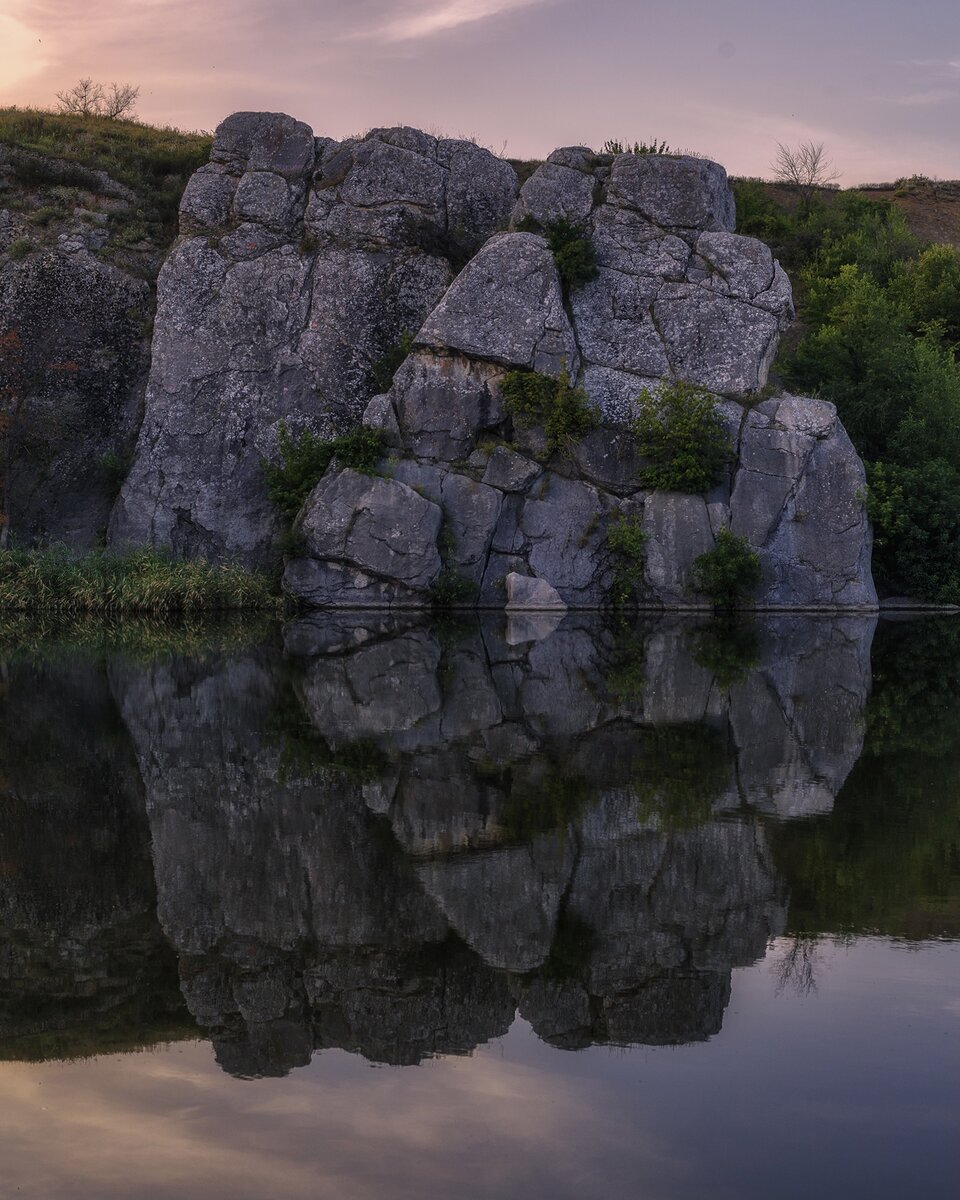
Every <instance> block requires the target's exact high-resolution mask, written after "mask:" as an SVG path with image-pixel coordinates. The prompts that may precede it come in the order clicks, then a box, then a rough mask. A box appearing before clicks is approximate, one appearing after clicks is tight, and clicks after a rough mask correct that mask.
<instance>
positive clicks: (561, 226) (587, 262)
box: [517, 216, 597, 292]
mask: <svg viewBox="0 0 960 1200" xmlns="http://www.w3.org/2000/svg"><path fill="white" fill-rule="evenodd" d="M517 230H518V232H519V233H540V234H542V235H543V236H544V237H545V238H546V239H547V245H548V246H549V247H550V250H551V253H552V254H553V260H554V262H555V263H556V264H557V271H558V273H559V275H560V280H561V282H562V283H563V286H564V289H565V290H566V291H568V292H569V291H575V290H576V289H577V288H578V287H582V286H583V285H584V284H585V283H589V282H590V280H591V279H596V277H597V255H596V251H595V250H594V248H593V242H592V241H591V240H590V235H589V234H588V233H587V231H586V229H585V228H584V227H583V226H582V225H575V224H574V223H573V222H571V221H568V220H567V219H566V217H558V218H557V220H555V221H547V222H546V223H545V224H543V225H541V223H540V222H539V221H538V220H537V219H536V217H531V216H526V217H524V218H523V219H522V220H521V221H520V222H519V224H518V225H517Z"/></svg>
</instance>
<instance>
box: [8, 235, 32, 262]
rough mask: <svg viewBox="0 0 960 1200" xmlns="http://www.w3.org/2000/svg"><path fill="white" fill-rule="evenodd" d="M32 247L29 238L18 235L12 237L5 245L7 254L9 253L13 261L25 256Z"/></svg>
mask: <svg viewBox="0 0 960 1200" xmlns="http://www.w3.org/2000/svg"><path fill="white" fill-rule="evenodd" d="M32 249H33V242H31V241H30V239H29V238H25V237H18V238H14V239H13V241H12V242H11V243H10V245H9V246H8V247H7V254H9V255H10V257H11V258H12V259H13V261H14V262H19V261H20V260H21V259H22V258H26V257H27V255H28V254H29V253H30V251H31V250H32Z"/></svg>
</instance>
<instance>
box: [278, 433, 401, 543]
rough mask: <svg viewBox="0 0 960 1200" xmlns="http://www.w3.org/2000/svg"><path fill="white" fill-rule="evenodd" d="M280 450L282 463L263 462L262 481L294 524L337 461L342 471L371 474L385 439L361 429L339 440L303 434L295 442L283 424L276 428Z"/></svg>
mask: <svg viewBox="0 0 960 1200" xmlns="http://www.w3.org/2000/svg"><path fill="white" fill-rule="evenodd" d="M277 450H278V452H279V455H280V462H279V463H272V462H269V461H268V460H266V459H264V460H263V461H262V463H261V467H262V470H263V477H264V479H265V480H266V484H267V495H268V496H269V497H270V499H271V500H272V501H273V503H274V504H275V505H276V506H277V508H278V509H279V510H280V512H281V513H282V514H283V516H284V517H285V518H286V520H287V521H290V522H292V521H293V520H294V519H295V518H296V515H297V513H298V512H299V511H300V509H301V508H302V506H303V502H304V500H306V498H307V496H309V495H310V493H311V492H312V491H313V489H314V488H315V487H316V486H317V484H318V483H319V482H320V480H321V479H322V478H323V476H324V474H325V473H326V470H327V467H329V466H330V463H331V461H332V460H333V458H334V457H336V459H337V462H338V463H339V464H340V466H341V467H352V468H353V469H354V470H355V471H364V472H366V473H367V474H372V473H373V472H374V471H375V470H376V468H377V463H378V462H379V461H380V459H381V458H382V457H383V435H382V434H381V433H380V432H379V431H377V430H375V429H368V428H366V426H363V425H360V426H357V428H356V429H351V430H350V432H349V433H345V434H342V435H341V436H340V437H337V438H321V437H318V436H317V435H316V434H314V433H311V432H310V431H309V430H304V431H303V432H302V433H301V434H300V436H299V437H297V438H296V439H294V438H293V437H291V435H290V431H289V430H288V429H287V426H286V423H285V422H284V421H281V422H280V423H279V424H278V426H277Z"/></svg>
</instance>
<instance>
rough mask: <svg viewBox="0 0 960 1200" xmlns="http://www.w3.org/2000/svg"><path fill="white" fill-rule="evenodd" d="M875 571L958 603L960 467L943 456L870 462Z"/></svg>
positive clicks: (889, 581)
mask: <svg viewBox="0 0 960 1200" xmlns="http://www.w3.org/2000/svg"><path fill="white" fill-rule="evenodd" d="M868 479H869V482H870V486H869V490H868V494H867V512H868V513H869V515H870V518H871V520H872V521H873V523H874V535H875V541H874V570H875V572H876V574H877V576H878V577H879V578H880V579H882V580H883V581H884V583H885V584H886V585H887V587H888V588H889V589H890V590H892V591H894V592H900V593H902V594H906V595H909V596H915V597H916V598H918V599H920V600H926V601H929V602H931V603H940V604H960V471H958V470H957V468H956V467H954V466H953V465H952V464H951V463H949V462H946V461H945V460H944V459H942V458H933V459H929V460H927V461H926V462H920V463H918V465H916V466H900V465H899V464H897V463H871V464H869V465H868Z"/></svg>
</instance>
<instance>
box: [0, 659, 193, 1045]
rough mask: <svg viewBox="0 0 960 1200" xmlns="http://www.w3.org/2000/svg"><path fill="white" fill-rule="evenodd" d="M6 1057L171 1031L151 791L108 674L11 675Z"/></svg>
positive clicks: (3, 963) (1, 693)
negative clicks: (147, 800)
mask: <svg viewBox="0 0 960 1200" xmlns="http://www.w3.org/2000/svg"><path fill="white" fill-rule="evenodd" d="M0 677H2V688H0V731H2V732H0V793H2V802H0V1056H3V1057H8V1056H13V1057H46V1056H48V1055H59V1056H63V1057H67V1056H79V1055H84V1054H91V1053H96V1052H102V1051H106V1050H109V1049H124V1048H129V1047H131V1046H135V1045H138V1044H143V1043H144V1042H149V1041H152V1040H155V1038H156V1037H159V1036H171V1035H172V1034H173V1032H175V1030H176V1027H177V1021H178V1015H179V1013H180V1012H181V1010H182V1007H183V1004H182V1000H181V998H180V994H179V991H178V988H177V973H176V961H175V958H174V956H173V954H172V952H171V951H170V948H169V946H168V945H167V943H166V940H165V939H164V937H163V934H162V933H161V931H160V928H159V926H158V924H157V919H156V891H155V885H154V874H153V866H152V863H151V859H150V844H149V828H148V825H147V821H146V817H145V814H144V810H143V798H142V787H141V783H140V776H139V772H138V770H137V763H136V759H135V758H134V755H133V753H132V748H131V746H130V743H129V737H128V735H127V733H126V730H125V729H124V727H123V725H122V723H121V721H120V717H119V713H118V712H117V709H116V705H115V703H114V700H113V697H112V695H111V692H110V687H109V684H108V681H107V677H106V673H105V672H104V671H103V670H102V668H98V667H97V666H96V665H95V664H93V665H92V664H90V663H87V662H84V661H81V660H78V661H75V662H69V661H68V662H67V663H66V664H64V665H58V666H51V665H49V664H45V665H41V666H30V665H27V664H26V663H24V662H20V663H4V664H2V667H0Z"/></svg>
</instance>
